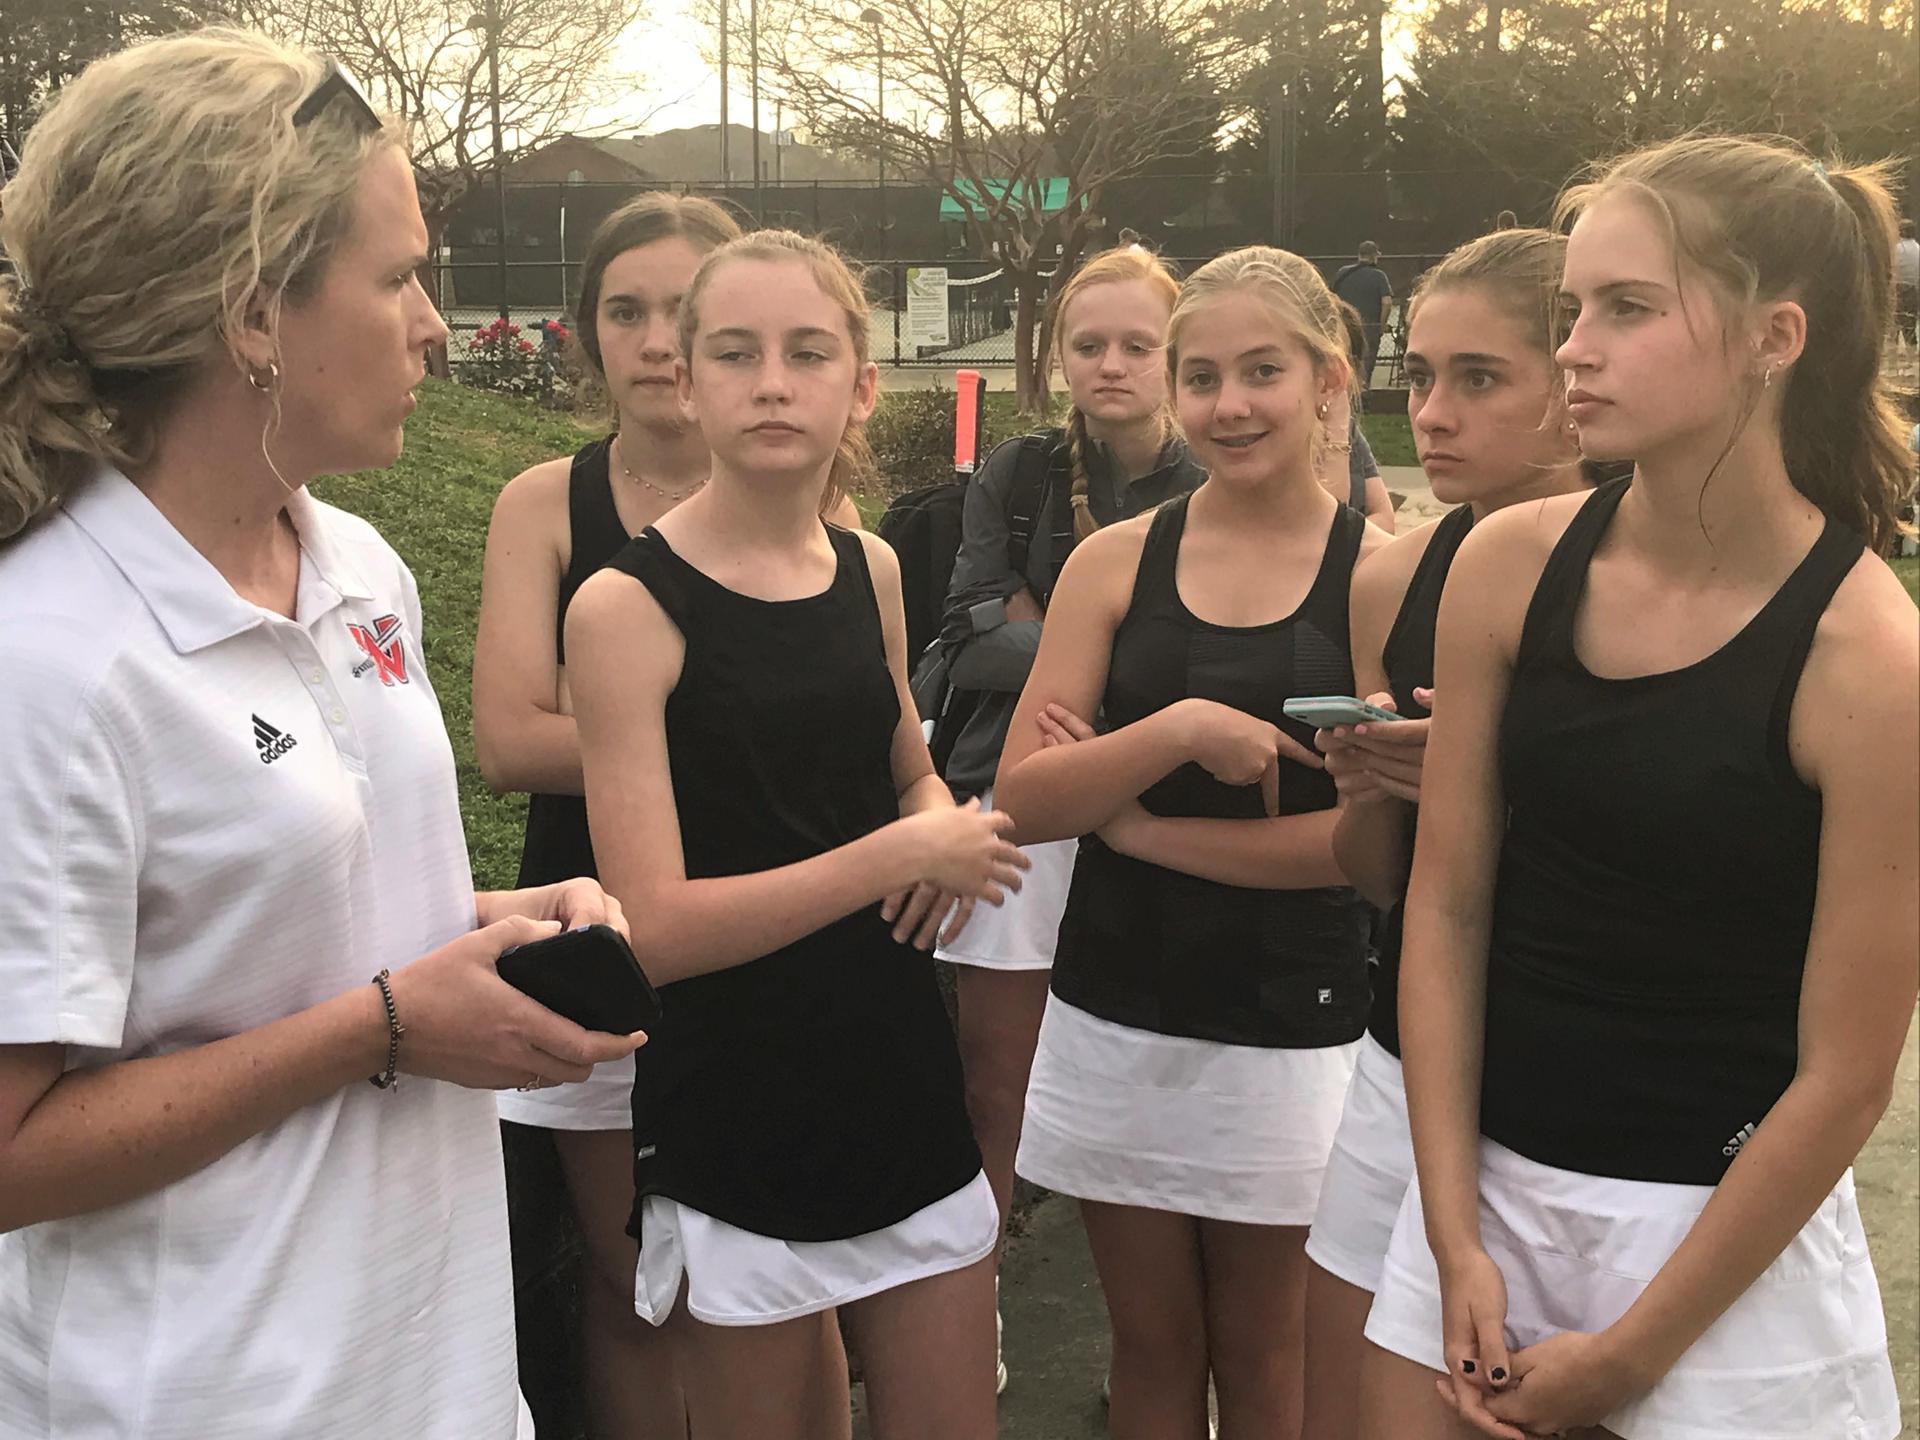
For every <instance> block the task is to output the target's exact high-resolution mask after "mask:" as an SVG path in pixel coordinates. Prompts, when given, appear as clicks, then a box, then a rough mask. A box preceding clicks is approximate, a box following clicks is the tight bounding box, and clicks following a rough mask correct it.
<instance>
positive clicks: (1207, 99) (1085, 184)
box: [760, 0, 1245, 410]
mask: <svg viewBox="0 0 1920 1440" xmlns="http://www.w3.org/2000/svg"><path fill="white" fill-rule="evenodd" d="M1230 9H1231V6H1230V5H1222V4H1220V3H1209V4H1202V3H1199V0H882V3H881V4H880V5H879V6H878V8H877V10H876V11H874V12H870V14H877V16H878V20H877V23H876V22H875V21H873V20H871V19H869V20H868V21H866V22H865V23H860V22H857V21H856V20H855V19H854V17H855V16H856V15H857V14H858V13H859V12H858V11H857V10H854V9H851V8H849V6H848V4H847V3H846V0H763V3H762V5H761V15H762V19H761V27H760V35H761V38H760V64H761V68H762V72H763V77H764V78H765V80H766V81H767V83H768V84H769V85H770V87H771V88H772V89H773V90H774V91H775V93H777V94H778V95H779V97H780V98H781V99H782V100H783V101H784V103H785V105H786V107H787V110H788V113H790V114H793V115H795V116H797V117H798V119H799V120H800V122H801V123H802V124H803V125H804V126H805V127H806V129H807V130H808V131H809V132H811V134H812V136H813V137H814V139H816V140H817V141H819V142H821V143H824V144H828V145H833V146H837V147H841V148H845V149H852V150H863V151H865V152H866V153H868V154H876V153H877V154H879V155H881V156H883V157H884V159H885V161H886V165H887V169H888V170H889V171H890V172H892V173H895V174H905V175H913V176H916V177H921V178H924V179H925V180H927V181H929V182H930V183H932V184H935V185H938V186H940V187H941V189H942V190H943V192H944V193H945V194H946V195H947V196H948V197H950V198H951V199H952V200H953V201H954V203H955V204H956V205H957V206H958V207H959V208H960V210H961V211H962V213H963V214H964V215H965V216H966V217H967V225H968V229H969V231H970V232H971V235H972V237H973V239H974V241H975V242H976V244H977V245H978V247H979V248H980V250H981V251H983V252H986V253H990V254H992V255H995V256H997V257H998V258H999V260H1000V263H1001V264H1002V265H1004V266H1005V267H1006V270H1007V272H1008V274H1009V276H1010V278H1011V280H1012V282H1013V287H1014V295H1015V306H1014V365H1015V381H1016V388H1017V394H1018V400H1019V403H1020V405H1021V407H1022V408H1023V409H1027V410H1037V409H1040V408H1042V407H1043V406H1044V404H1045V400H1046V385H1047V381H1046V366H1045V364H1044V362H1043V357H1044V356H1045V354H1046V347H1047V344H1048V337H1047V336H1046V335H1045V333H1044V325H1043V324H1042V323H1041V322H1040V318H1039V301H1040V297H1041V296H1042V294H1043V293H1044V289H1045V284H1046V277H1047V276H1048V275H1049V274H1051V273H1052V272H1053V271H1054V270H1055V269H1056V268H1064V269H1068V270H1070V269H1071V268H1072V267H1073V266H1074V265H1075V264H1076V263H1078V261H1079V259H1080V256H1081V255H1082V253H1084V251H1085V250H1086V248H1087V246H1088V244H1089V242H1090V241H1091V240H1092V239H1093V238H1094V236H1095V233H1096V231H1097V228H1098V227H1099V226H1100V225H1101V224H1102V223H1103V216H1102V211H1101V206H1102V201H1103V196H1104V193H1105V191H1106V189H1107V187H1109V186H1111V185H1112V184H1114V183H1115V182H1116V181H1120V180H1128V179H1133V178H1135V177H1138V176H1142V175H1145V174H1148V173H1151V171H1152V170H1153V168H1154V167H1155V166H1156V165H1158V164H1161V163H1163V162H1165V161H1167V160H1170V159H1175V158H1178V157H1182V156H1191V155H1197V154H1201V153H1203V152H1207V151H1210V150H1212V149H1213V148H1214V143H1215V136H1216V134H1217V133H1218V131H1219V129H1220V127H1221V124H1222V122H1223V119H1224V118H1225V115H1226V110H1225V108H1224V107H1225V106H1227V105H1230V104H1232V103H1235V102H1232V101H1223V100H1222V99H1221V98H1220V97H1221V96H1222V95H1226V94H1230V93H1232V92H1234V91H1235V90H1236V88H1237V87H1236V84H1235V81H1236V79H1237V71H1238V68H1239V67H1240V66H1241V65H1243V64H1244V63H1245V52H1244V49H1243V48H1242V47H1241V46H1239V45H1238V44H1236V43H1235V42H1234V40H1233V38H1232V33H1231V30H1232V27H1231V26H1230V25H1229V24H1227V23H1226V16H1227V14H1228V12H1229V10H1230ZM883 51H884V68H885V74H886V83H887V100H888V103H887V107H886V115H885V117H884V119H883V118H882V116H881V115H880V113H879V108H878V105H877V103H876V102H877V99H878V95H877V93H876V91H875V90H874V89H870V88H868V87H867V85H866V84H865V82H864V80H863V79H862V77H865V76H870V75H873V74H874V73H875V69H876V66H877V65H879V64H881V63H882V52H883ZM1049 180H1052V181H1053V182H1054V183H1053V184H1052V185H1051V186H1049V184H1048V181H1049Z"/></svg>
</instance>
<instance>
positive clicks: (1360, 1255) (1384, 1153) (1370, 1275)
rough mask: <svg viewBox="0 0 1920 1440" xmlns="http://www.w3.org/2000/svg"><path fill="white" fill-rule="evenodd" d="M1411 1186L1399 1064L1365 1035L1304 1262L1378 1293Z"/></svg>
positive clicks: (1409, 1146) (1410, 1139) (1404, 1092)
mask: <svg viewBox="0 0 1920 1440" xmlns="http://www.w3.org/2000/svg"><path fill="white" fill-rule="evenodd" d="M1412 1180H1413V1134H1412V1132H1411V1131H1410V1130H1409V1128H1408V1125H1407V1087H1406V1082H1405V1080H1404V1079H1403V1078H1402V1076H1401V1072H1400V1061H1399V1060H1398V1058H1396V1057H1395V1056H1394V1055H1393V1054H1391V1053H1390V1052H1389V1051H1388V1050H1387V1049H1386V1047H1385V1046H1383V1045H1382V1044H1381V1043H1380V1042H1379V1041H1378V1040H1376V1039H1374V1038H1373V1036H1371V1035H1369V1036H1367V1037H1366V1038H1365V1039H1363V1040H1362V1041H1361V1042H1360V1059H1359V1062H1358V1063H1357V1064H1356V1065H1355V1066H1354V1067H1353V1083H1352V1084H1351V1085H1349V1086H1348V1087H1347V1103H1346V1106H1345V1108H1344V1109H1343V1110H1342V1111H1341V1113H1340V1128H1339V1129H1338V1130H1337V1131H1335V1132H1334V1137H1333V1154H1332V1155H1331V1156H1330V1157H1329V1158H1328V1160H1327V1178H1326V1182H1325V1183H1324V1184H1323V1185H1322V1186H1321V1187H1320V1209H1319V1210H1318V1212H1317V1213H1316V1214H1315V1215H1314V1217H1313V1232H1312V1233H1311V1234H1310V1235H1308V1236H1307V1258H1308V1259H1309V1260H1311V1261H1313V1263H1314V1264H1316V1265H1318V1266H1319V1267H1320V1268H1321V1269H1322V1270H1325V1271H1326V1272H1327V1273H1328V1274H1329V1275H1333V1276H1336V1277H1338V1278H1339V1279H1341V1280H1344V1281H1346V1282H1347V1283H1348V1284H1349V1285H1357V1286H1358V1287H1359V1288H1360V1289H1362V1290H1367V1291H1375V1290H1378V1289H1379V1288H1380V1271H1381V1268H1382V1267H1383V1266H1384V1265H1385V1264H1386V1261H1387V1244H1388V1242H1389V1241H1391V1240H1392V1239H1393V1227H1394V1222H1395V1221H1397V1220H1398V1219H1399V1218H1400V1206H1401V1203H1402V1202H1403V1201H1404V1200H1405V1199H1406V1198H1407V1186H1408V1185H1409V1184H1410V1183H1411V1182H1412Z"/></svg>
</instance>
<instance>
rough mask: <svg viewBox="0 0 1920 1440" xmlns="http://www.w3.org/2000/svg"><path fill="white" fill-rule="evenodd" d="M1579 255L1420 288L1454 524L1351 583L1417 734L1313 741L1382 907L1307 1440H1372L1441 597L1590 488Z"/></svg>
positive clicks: (1363, 625)
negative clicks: (1366, 1393)
mask: <svg viewBox="0 0 1920 1440" xmlns="http://www.w3.org/2000/svg"><path fill="white" fill-rule="evenodd" d="M1565 251H1566V240H1565V238H1564V237H1562V236H1559V235H1556V234H1554V233H1552V232H1550V231H1546V230H1522V229H1514V230H1503V231H1499V232H1496V233H1495V234H1492V235H1487V236H1483V237H1481V238H1480V239H1478V240H1475V241H1472V242H1470V243H1469V244H1467V245H1463V246H1461V247H1460V248H1459V249H1458V250H1455V251H1454V252H1453V253H1452V254H1450V255H1448V256H1447V257H1446V258H1445V259H1444V260H1442V261H1441V262H1440V264H1438V265H1437V266H1435V267H1434V268H1433V269H1432V270H1430V271H1428V272H1427V273H1426V275H1424V276H1423V277H1421V280H1420V283H1419V285H1418V286H1417V287H1416V288H1415V291H1414V294H1413V298H1412V300H1411V301H1410V303H1409V307H1408V308H1409V318H1408V331H1407V359H1406V368H1407V386H1408V391H1407V415H1408V419H1409V420H1410V421H1411V423H1412V427H1413V434H1414V440H1415V444H1416V446H1417V448H1418V450H1419V452H1420V454H1421V456H1422V458H1423V460H1425V461H1426V463H1427V465H1428V466H1429V467H1430V469H1429V476H1428V478H1429V481H1430V483H1431V484H1432V486H1433V494H1434V498H1435V499H1436V500H1439V501H1441V502H1443V503H1449V504H1452V505H1453V506H1454V507H1455V508H1453V509H1452V510H1449V511H1447V512H1446V513H1445V514H1444V515H1442V516H1441V517H1440V518H1439V519H1437V520H1433V521H1430V522H1429V523H1427V524H1425V525H1423V526H1422V527H1421V528H1419V529H1418V530H1414V531H1412V532H1411V533H1409V534H1407V535H1404V536H1402V537H1401V538H1400V539H1398V540H1396V541H1395V542H1394V543H1393V544H1391V545H1388V546H1386V547H1384V548H1383V549H1381V550H1380V551H1378V552H1377V553H1376V554H1374V555H1373V556H1371V557H1370V558H1369V559H1368V560H1367V562H1366V563H1365V564H1364V565H1362V566H1360V567H1359V569H1358V570H1357V571H1356V572H1355V574H1354V580H1353V673H1354V678H1355V684H1356V690H1355V693H1356V694H1358V695H1361V696H1364V697H1366V698H1368V699H1370V700H1371V701H1372V702H1373V703H1374V704H1376V705H1382V706H1386V707H1387V708H1389V709H1393V710H1395V711H1397V712H1398V713H1399V714H1400V715H1402V716H1405V717H1406V719H1405V720H1404V721H1401V722H1394V723H1389V724H1383V725H1365V726H1361V727H1359V728H1358V729H1348V728H1346V727H1342V728H1339V729H1335V730H1330V731H1324V732H1322V733H1321V734H1319V735H1318V736H1316V737H1315V739H1316V743H1317V744H1318V746H1319V748H1320V749H1321V750H1322V751H1323V752H1325V754H1326V757H1327V770H1328V773H1329V774H1330V775H1332V776H1333V778H1334V781H1335V783H1336V785H1338V787H1339V789H1340V797H1341V798H1340V818H1339V820H1338V822H1337V824H1336V827H1335V830H1334V840H1333V843H1334V854H1335V856H1336V857H1337V858H1338V860H1339V861H1340V865H1341V868H1342V870H1343V871H1344V872H1345V873H1346V874H1347V876H1348V878H1349V879H1350V880H1352V882H1353V883H1354V885H1355V886H1356V888H1358V889H1359V890H1360V892H1361V893H1362V894H1363V895H1365V896H1366V897H1367V899H1369V900H1371V901H1372V902H1374V903H1375V904H1376V905H1378V906H1379V907H1380V910H1381V918H1380V923H1379V925H1378V927H1377V928H1376V930H1375V934H1374V947H1375V961H1376V963H1375V965H1374V973H1373V1003H1372V1007H1371V1009H1370V1010H1369V1012H1368V1017H1367V1040H1366V1041H1365V1042H1364V1043H1363V1044H1362V1046H1361V1052H1360V1058H1359V1062H1358V1064H1357V1066H1356V1070H1355V1074H1354V1081H1353V1086H1352V1089H1351V1090H1350V1091H1349V1093H1348V1097H1347V1104H1346V1108H1345V1111H1344V1113H1343V1114H1342V1116H1341V1121H1340V1130H1339V1133H1338V1135H1337V1136H1336V1137H1335V1140H1334V1150H1333V1157H1332V1160H1331V1162H1330V1164H1329V1166H1328V1172H1327V1182H1326V1185H1325V1187H1324V1188H1323V1189H1322V1190H1321V1192H1320V1208H1319V1211H1318V1213H1317V1214H1316V1215H1315V1216H1314V1222H1313V1234H1312V1236H1311V1237H1310V1238H1309V1240H1308V1242H1307V1256H1308V1258H1309V1259H1310V1260H1311V1261H1312V1262H1313V1265H1314V1269H1313V1270H1312V1271H1311V1272H1310V1276H1309V1281H1308V1307H1307V1333H1308V1343H1307V1352H1308V1354H1309V1356H1310V1357H1311V1364H1310V1369H1309V1373H1308V1377H1307V1423H1306V1431H1305V1433H1306V1434H1308V1435H1312V1436H1314V1437H1315V1440H1360V1436H1361V1434H1362V1432H1361V1430H1360V1425H1359V1404H1360V1368H1361V1362H1362V1359H1363V1357H1364V1355H1365V1350H1366V1346H1365V1336H1364V1333H1363V1332H1364V1328H1365V1325H1366V1320H1367V1311H1368V1310H1369V1308H1370V1307H1371V1305H1372V1302H1373V1293H1374V1291H1376V1290H1377V1289H1378V1288H1379V1286H1380V1276H1381V1271H1382V1268H1383V1267H1384V1265H1385V1262H1386V1256H1387V1245H1388V1242H1389V1240H1390V1239H1391V1238H1392V1235H1393V1226H1394V1221H1395V1219H1396V1218H1397V1217H1398V1215H1399V1212H1400V1206H1401V1202H1402V1201H1403V1200H1404V1199H1405V1196H1406V1189H1407V1185H1408V1183H1409V1182H1410V1181H1411V1180H1412V1178H1413V1141H1412V1136H1411V1134H1410V1133H1409V1131H1408V1127H1407V1109H1406V1091H1405V1087H1404V1085H1403V1083H1402V1081H1401V1076H1400V1062H1399V1054H1400V1039H1399V1025H1398V1015H1399V1007H1398V1004H1397V998H1398V987H1399V968H1400V967H1399V961H1400V935H1401V921H1402V901H1403V899H1404V896H1405V883H1406V875H1407V870H1408V866H1409V864H1410V862H1411V860H1412V849H1413V831H1414V820H1415V816H1416V811H1417V807H1418V802H1419V796H1420V781H1421V758H1422V755H1423V754H1424V751H1425V744H1426V737H1427V729H1428V717H1429V715H1430V714H1431V710H1430V707H1429V703H1428V702H1430V701H1432V700H1433V698H1434V697H1433V647H1434V629H1435V622H1436V619H1437V617H1438V615H1439V611H1440V595H1441V590H1442V588H1443V587H1444V585H1445V584H1446V579H1447V572H1448V571H1449V569H1450V568H1451V567H1452V565H1453V560H1454V556H1455V555H1456V554H1457V553H1458V551H1459V549H1460V546H1461V544H1462V543H1463V542H1464V541H1465V540H1466V539H1467V536H1468V535H1469V533H1470V532H1471V531H1472V529H1473V526H1474V523H1475V521H1476V520H1477V519H1478V518H1479V517H1481V516H1484V515H1487V514H1490V513H1492V512H1493V511H1496V510H1500V509H1504V508H1506V507H1507V506H1510V505H1514V504H1518V503H1520V502H1521V501H1524V500H1529V499H1538V498H1539V497H1541V496H1543V495H1555V494H1564V493H1567V492H1570V491H1574V490H1578V489H1580V488H1582V487H1583V486H1584V485H1585V484H1586V476H1585V474H1584V472H1583V470H1582V468H1581V464H1580V457H1579V452H1578V450H1577V449H1576V448H1575V446H1574V443H1573V437H1572V435H1571V434H1570V433H1569V431H1568V427H1567V425H1566V413H1565V409H1564V406H1563V405H1562V404H1561V403H1560V395H1561V384H1560V375H1559V371H1558V370H1557V369H1556V368H1555V366H1554V363H1553V356H1552V353H1551V351H1550V350H1549V348H1548V345H1547V339H1548V336H1549V334H1550V323H1549V322H1550V318H1551V312H1552V308H1553V305H1554V300H1555V295H1556V293H1557V291H1558V288H1559V283H1560V270H1561V262H1562V259H1563V256H1564V254H1565Z"/></svg>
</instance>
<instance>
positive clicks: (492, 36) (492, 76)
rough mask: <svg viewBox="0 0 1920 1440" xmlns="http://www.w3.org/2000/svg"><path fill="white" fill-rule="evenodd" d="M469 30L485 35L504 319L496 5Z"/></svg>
mask: <svg viewBox="0 0 1920 1440" xmlns="http://www.w3.org/2000/svg"><path fill="white" fill-rule="evenodd" d="M467 28H468V29H469V30H484V31H485V32H486V35H487V93H488V98H489V100H490V102H491V103H492V106H493V203H494V208H495V211H496V215H495V223H496V224H497V225H498V226H499V245H498V250H499V254H500V318H501V319H502V320H505V319H506V318H507V153H506V144H505V142H504V141H502V140H501V138H500V3H499V0H487V8H486V10H485V11H484V12H483V13H481V14H478V15H475V16H473V17H472V18H471V19H469V20H468V21H467Z"/></svg>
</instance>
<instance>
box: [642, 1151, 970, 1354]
mask: <svg viewBox="0 0 1920 1440" xmlns="http://www.w3.org/2000/svg"><path fill="white" fill-rule="evenodd" d="M911 1138H912V1137H910V1136H903V1137H901V1139H902V1143H910V1141H911ZM999 1239H1000V1209H999V1207H998V1206H997V1205H996V1204H995V1203H994V1199H993V1189H992V1187H991V1186H990V1185H988V1184H987V1176H986V1172H985V1171H981V1172H980V1173H978V1174H976V1175H975V1176H974V1177H973V1179H972V1180H971V1181H969V1182H968V1183H967V1184H965V1185H963V1186H961V1187H960V1188H959V1189H958V1190H956V1191H954V1192H953V1193H952V1194H951V1195H948V1196H946V1197H945V1198H944V1199H941V1200H936V1201H934V1202H933V1203H932V1204H931V1205H927V1206H925V1207H923V1208H921V1209H919V1210H916V1211H915V1212H914V1213H913V1214H911V1215H909V1216H908V1217H907V1218H906V1219H904V1220H901V1221H898V1222H896V1223H895V1224H892V1225H889V1226H887V1227H886V1228H885V1229H884V1230H875V1231H872V1232H870V1233H868V1234H865V1235H856V1236H853V1237H852V1238H851V1239H847V1240H818V1241H803V1240H775V1239H772V1238H770V1237H768V1236H765V1235H756V1234H754V1233H753V1232H752V1231H749V1230H742V1229H740V1228H739V1227H738V1226H736V1225H729V1224H727V1223H726V1222H725V1221H722V1220H716V1219H714V1218H713V1217H712V1216H711V1215H707V1214H704V1213H702V1212H701V1211H699V1210H695V1209H694V1208H692V1207H691V1206H689V1205H682V1204H680V1203H679V1201H677V1200H669V1199H666V1198H665V1197H663V1196H659V1195H649V1196H647V1197H646V1199H645V1200H644V1201H642V1202H641V1209H640V1264H639V1267H638V1269H637V1270H636V1271H635V1274H634V1287H633V1308H634V1310H635V1311H636V1312H637V1313H638V1314H639V1315H640V1317H641V1318H642V1319H643V1320H646V1321H648V1322H649V1323H650V1324H654V1325H660V1324H663V1323H665V1321H666V1318H667V1316H668V1315H670V1314H671V1313H672V1312H673V1307H674V1303H675V1301H676V1300H677V1299H678V1298H679V1296H680V1291H681V1285H682V1282H683V1281H684V1282H685V1287H686V1300H687V1311H688V1313H689V1314H691V1315H692V1316H693V1318H694V1319H696V1320H699V1321H701V1322H703V1323H705V1324H708V1325H777V1324H778V1323H779V1322H781V1321H782V1320H794V1319H798V1318H799V1317H800V1316H802V1315H812V1314H816V1313H818V1312H819V1311H822V1310H831V1309H833V1308H834V1307H835V1306H837V1305H847V1304H851V1303H852V1302H853V1301H855V1300H860V1299H864V1298H865V1297H867V1296H869V1295H877V1294H879V1293H880V1292H881V1291H883V1290H893V1289H897V1288H898V1287H899V1286H902V1285H910V1284H912V1283H913V1282H914V1281H916V1280H926V1279H929V1278H930V1277H932V1276H935V1275H944V1274H946V1273H947V1272H948V1271H951V1270H963V1269H965V1268H966V1267H967V1266H969V1265H972V1264H975V1263H976V1262H978V1261H981V1260H984V1259H986V1257H987V1256H988V1255H990V1254H992V1253H993V1247H994V1246H995V1245H996V1244H997V1243H999Z"/></svg>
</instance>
